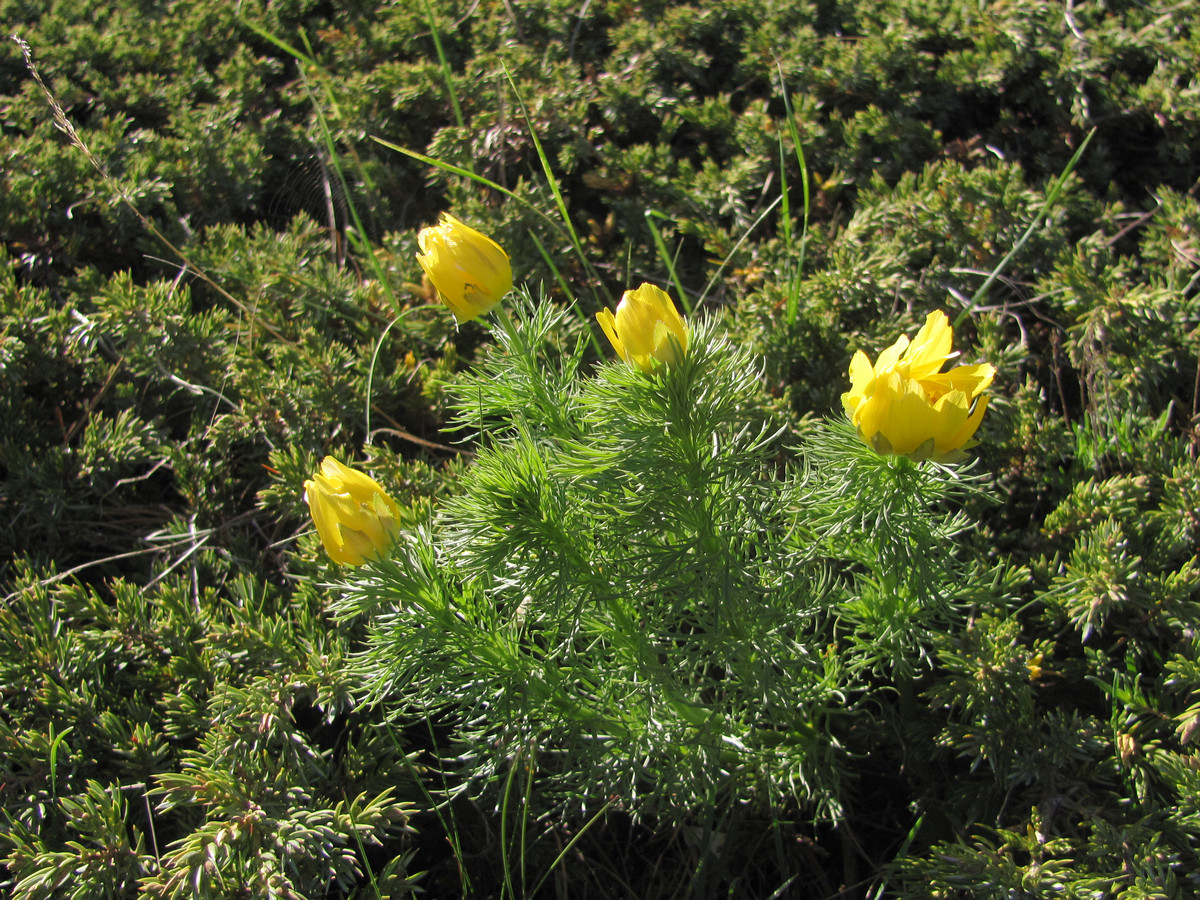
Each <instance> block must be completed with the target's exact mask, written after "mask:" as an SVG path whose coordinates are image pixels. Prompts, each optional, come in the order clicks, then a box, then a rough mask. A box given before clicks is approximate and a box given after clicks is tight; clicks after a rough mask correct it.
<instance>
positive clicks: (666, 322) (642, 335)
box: [596, 284, 688, 372]
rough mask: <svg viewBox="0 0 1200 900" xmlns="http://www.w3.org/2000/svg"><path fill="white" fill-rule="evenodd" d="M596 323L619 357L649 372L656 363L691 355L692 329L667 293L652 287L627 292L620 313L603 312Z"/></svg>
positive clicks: (618, 309) (674, 360)
mask: <svg viewBox="0 0 1200 900" xmlns="http://www.w3.org/2000/svg"><path fill="white" fill-rule="evenodd" d="M596 320H597V321H598V322H599V323H600V327H601V328H602V329H604V333H605V334H606V335H608V339H609V340H610V341H611V342H612V345H613V347H615V348H616V351H617V354H618V355H619V356H620V357H621V359H623V360H625V361H626V362H627V363H631V364H633V365H636V366H637V367H638V368H640V369H641V370H642V371H643V372H649V371H650V370H651V368H652V367H653V365H654V360H657V361H658V362H661V363H667V364H671V363H674V362H677V361H678V359H679V356H680V355H681V354H683V353H685V352H687V347H688V328H687V324H686V323H685V322H684V321H683V316H681V315H680V314H679V312H678V311H677V310H676V309H675V304H674V303H672V302H671V298H670V297H669V296H667V292H666V291H664V290H662V289H661V288H657V287H655V286H654V285H652V284H643V285H642V286H641V287H640V288H638V289H637V290H634V291H626V292H625V293H624V294H622V295H621V302H620V303H618V304H617V313H616V315H615V316H614V315H613V313H612V310H608V309H602V310H600V312H598V313H596Z"/></svg>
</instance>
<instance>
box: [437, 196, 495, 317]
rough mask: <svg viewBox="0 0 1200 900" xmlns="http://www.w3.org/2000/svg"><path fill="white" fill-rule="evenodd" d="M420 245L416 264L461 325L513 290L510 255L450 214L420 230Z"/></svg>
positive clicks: (443, 215) (443, 214) (489, 307)
mask: <svg viewBox="0 0 1200 900" xmlns="http://www.w3.org/2000/svg"><path fill="white" fill-rule="evenodd" d="M417 246H418V247H420V248H421V252H420V253H418V254H417V262H419V263H420V264H421V268H422V269H424V270H425V274H426V275H427V276H429V281H430V283H431V284H433V286H434V287H435V288H436V289H437V292H438V295H439V296H440V297H441V298H442V302H443V303H445V304H446V306H447V307H449V309H450V312H452V313H454V318H455V320H456V321H457V322H458V323H459V324H460V325H461V324H462V323H463V322H469V321H471V320H472V319H475V318H478V317H479V316H482V315H483V314H484V313H485V312H487V311H488V310H490V309H491V308H492V307H493V306H495V305H496V304H497V303H499V302H500V301H501V300H503V299H504V295H505V294H507V293H508V292H509V291H511V290H512V286H513V284H512V264H511V263H510V262H509V260H508V254H507V253H505V252H504V251H503V250H502V249H501V248H500V245H499V244H497V243H496V242H495V241H493V240H492V239H491V238H490V237H488V236H487V235H485V234H481V233H479V232H478V231H476V230H475V229H474V228H470V227H468V226H466V225H464V224H463V223H462V222H460V221H458V219H456V218H454V216H452V215H450V214H449V213H442V216H441V218H440V219H439V220H438V223H437V224H436V225H431V226H430V227H429V228H422V229H421V231H420V233H418V234H417Z"/></svg>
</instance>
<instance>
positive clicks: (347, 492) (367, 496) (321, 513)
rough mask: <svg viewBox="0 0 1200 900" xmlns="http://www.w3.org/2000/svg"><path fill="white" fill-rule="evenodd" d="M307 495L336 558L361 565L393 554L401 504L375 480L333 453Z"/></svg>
mask: <svg viewBox="0 0 1200 900" xmlns="http://www.w3.org/2000/svg"><path fill="white" fill-rule="evenodd" d="M304 499H305V501H306V502H307V503H308V509H309V511H310V512H311V513H312V517H313V522H314V523H315V524H316V526H317V534H319V535H320V536H321V543H322V544H324V545H325V551H326V552H327V553H328V554H329V558H330V559H332V560H333V561H334V562H338V563H343V564H345V565H348V566H361V565H362V564H363V563H364V562H366V561H367V560H368V559H377V558H378V557H379V556H381V555H382V554H384V553H386V552H388V551H389V550H390V549H391V547H392V543H393V542H394V541H395V538H396V533H397V531H399V528H400V508H399V507H398V506H396V502H395V501H394V500H392V498H391V497H389V496H388V495H387V494H386V493H385V492H384V490H383V488H381V487H380V486H379V484H378V483H377V482H376V481H375V480H374V479H372V478H370V477H368V476H366V475H364V474H363V473H362V472H359V471H357V470H356V469H351V468H350V467H349V466H343V465H342V464H341V463H340V462H338V461H337V460H336V459H334V458H333V457H332V456H327V457H325V459H324V460H322V461H321V471H320V473H319V474H317V475H315V476H313V478H312V480H311V481H306V482H304Z"/></svg>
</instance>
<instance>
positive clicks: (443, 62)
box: [421, 0, 463, 128]
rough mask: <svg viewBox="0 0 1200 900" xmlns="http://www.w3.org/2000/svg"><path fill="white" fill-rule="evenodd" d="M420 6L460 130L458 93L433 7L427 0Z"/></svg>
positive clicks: (460, 114) (460, 118) (461, 120)
mask: <svg viewBox="0 0 1200 900" xmlns="http://www.w3.org/2000/svg"><path fill="white" fill-rule="evenodd" d="M421 5H422V6H423V7H424V8H425V19H426V21H428V22H429V33H430V34H431V35H432V36H433V49H434V50H435V51H436V52H437V57H438V65H440V66H441V67H442V78H443V79H444V80H445V82H446V93H447V94H449V95H450V106H451V108H452V109H453V110H454V122H455V124H457V125H458V127H459V128H462V127H463V114H462V106H460V105H459V102H458V93H457V92H456V91H455V90H454V73H453V72H452V71H451V69H450V62H449V60H447V59H446V51H445V50H444V49H443V48H442V38H441V35H439V34H438V27H437V21H436V20H435V19H434V17H433V7H432V6H430V5H429V0H421Z"/></svg>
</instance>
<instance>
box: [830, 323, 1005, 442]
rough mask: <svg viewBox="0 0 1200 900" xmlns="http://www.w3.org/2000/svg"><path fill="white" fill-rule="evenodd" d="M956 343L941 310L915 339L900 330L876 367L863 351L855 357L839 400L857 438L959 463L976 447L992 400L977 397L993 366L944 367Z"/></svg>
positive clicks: (953, 354)
mask: <svg viewBox="0 0 1200 900" xmlns="http://www.w3.org/2000/svg"><path fill="white" fill-rule="evenodd" d="M952 341H953V329H952V328H951V327H950V321H949V319H948V318H947V317H946V314H945V313H944V312H942V311H941V310H938V311H937V312H932V313H930V314H929V316H928V317H927V318H926V319H925V324H924V325H923V326H922V327H921V330H920V331H918V332H917V336H916V337H915V338H914V339H913V340H912V341H911V342H910V341H909V339H908V338H907V337H906V336H904V335H901V336H900V338H899V339H898V340H897V341H896V343H894V344H892V346H890V347H889V348H888V349H886V350H884V351H883V352H882V353H880V354H879V359H878V360H877V361H876V362H875V365H874V366H872V365H871V361H870V359H868V358H867V355H866V354H865V353H863V352H862V351H861V350H859V351H857V352H856V353H855V354H854V359H853V360H851V362H850V390H848V391H847V392H846V393H844V394H842V405H843V406H845V408H846V415H848V416H849V417H850V421H851V422H853V423H854V425H855V427H857V428H858V435H859V437H861V438H862V439H863V441H865V442H866V443H867V444H868V445H869V446H870V447H872V448H874V449H875V451H876V452H878V453H896V454H904V455H907V456H911V457H913V458H914V459H927V458H934V459H939V460H956V459H961V458H962V457H963V455H964V454H963V452H962V451H963V450H964V449H966V447H968V446H971V444H969V443H968V442H969V441H970V440H971V438H972V437H973V436H974V434H975V432H976V430H977V429H978V428H979V423H980V422H982V421H983V412H984V410H985V409H987V397H981V396H980V394H982V393H983V391H984V390H985V389H986V388H987V387H988V385H990V384H991V383H992V378H993V377H995V374H996V370H995V368H993V367H992V366H990V365H988V364H986V363H984V364H982V365H978V366H958V367H956V368H953V369H951V370H950V371H948V372H942V371H941V369H942V366H943V365H944V364H945V363H946V361H947V360H950V359H953V358H954V357H956V356H958V353H957V352H951V350H950V346H951V343H952ZM977 398H978V399H977ZM972 403H974V408H973V409H972Z"/></svg>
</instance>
